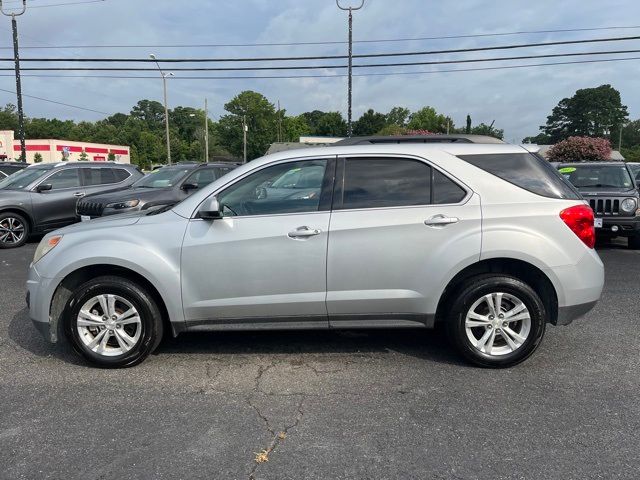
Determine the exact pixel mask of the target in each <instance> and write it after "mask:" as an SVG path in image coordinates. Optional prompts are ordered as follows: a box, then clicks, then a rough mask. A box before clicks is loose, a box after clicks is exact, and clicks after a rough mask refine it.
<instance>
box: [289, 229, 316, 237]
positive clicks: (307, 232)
mask: <svg viewBox="0 0 640 480" xmlns="http://www.w3.org/2000/svg"><path fill="white" fill-rule="evenodd" d="M321 233H322V230H319V229H317V228H315V229H314V228H309V227H306V226H305V227H298V228H296V229H295V230H294V231H292V232H289V233H288V234H287V236H288V237H289V238H306V237H313V236H315V235H320V234H321Z"/></svg>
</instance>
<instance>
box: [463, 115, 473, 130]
mask: <svg viewBox="0 0 640 480" xmlns="http://www.w3.org/2000/svg"><path fill="white" fill-rule="evenodd" d="M464 133H466V134H469V133H471V115H468V114H467V126H466V127H465V129H464Z"/></svg>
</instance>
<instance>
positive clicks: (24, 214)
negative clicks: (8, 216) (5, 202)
mask: <svg viewBox="0 0 640 480" xmlns="http://www.w3.org/2000/svg"><path fill="white" fill-rule="evenodd" d="M3 213H15V214H17V215H20V216H21V217H24V219H25V220H26V221H27V222H28V223H29V232H30V233H33V232H34V230H35V225H36V224H35V222H34V220H33V217H32V216H31V214H30V213H29V212H27V211H26V210H25V209H23V208H20V207H14V206H12V207H3V208H0V214H3Z"/></svg>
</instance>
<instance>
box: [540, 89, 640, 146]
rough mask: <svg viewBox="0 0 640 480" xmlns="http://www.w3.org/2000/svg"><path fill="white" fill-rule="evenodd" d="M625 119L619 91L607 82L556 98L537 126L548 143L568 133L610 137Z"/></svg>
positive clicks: (625, 111)
mask: <svg viewBox="0 0 640 480" xmlns="http://www.w3.org/2000/svg"><path fill="white" fill-rule="evenodd" d="M627 118H628V112H627V107H626V106H625V105H622V100H621V98H620V92H619V91H618V90H616V89H615V88H613V87H612V86H611V85H601V86H599V87H596V88H584V89H581V90H578V91H576V93H575V94H574V95H573V97H571V98H563V99H562V100H560V102H559V103H558V105H557V106H556V107H554V109H553V111H552V112H551V115H549V116H548V117H547V123H546V125H544V126H541V127H540V129H541V130H542V132H543V133H545V134H547V135H548V136H549V138H550V141H551V143H556V142H558V141H560V140H563V139H565V138H568V137H571V136H586V137H606V138H611V136H612V134H613V133H614V132H616V133H617V132H618V130H617V129H618V128H620V126H621V125H623V124H624V123H625V121H626V119H627Z"/></svg>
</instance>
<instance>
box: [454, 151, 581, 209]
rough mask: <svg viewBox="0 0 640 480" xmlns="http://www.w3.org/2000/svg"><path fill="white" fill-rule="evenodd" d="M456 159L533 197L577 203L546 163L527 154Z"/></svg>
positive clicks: (570, 188)
mask: <svg viewBox="0 0 640 480" xmlns="http://www.w3.org/2000/svg"><path fill="white" fill-rule="evenodd" d="M458 158H460V159H462V160H464V161H465V162H468V163H470V164H472V165H473V166H475V167H478V168H480V169H482V170H484V171H485V172H488V173H490V174H492V175H495V176H496V177H499V178H501V179H502V180H505V181H507V182H509V183H511V184H513V185H516V186H518V187H520V188H523V189H524V190H527V191H529V192H532V193H535V194H537V195H541V196H543V197H548V198H563V199H570V200H580V199H581V197H580V194H579V193H578V192H577V191H576V190H575V188H574V187H573V186H572V185H570V184H569V182H568V181H567V180H566V179H564V178H563V177H562V175H560V173H558V171H557V170H556V169H555V168H553V167H552V166H551V165H550V164H549V162H547V161H546V160H544V159H541V158H539V157H537V156H535V155H532V154H530V153H528V152H523V153H490V154H477V155H458Z"/></svg>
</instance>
